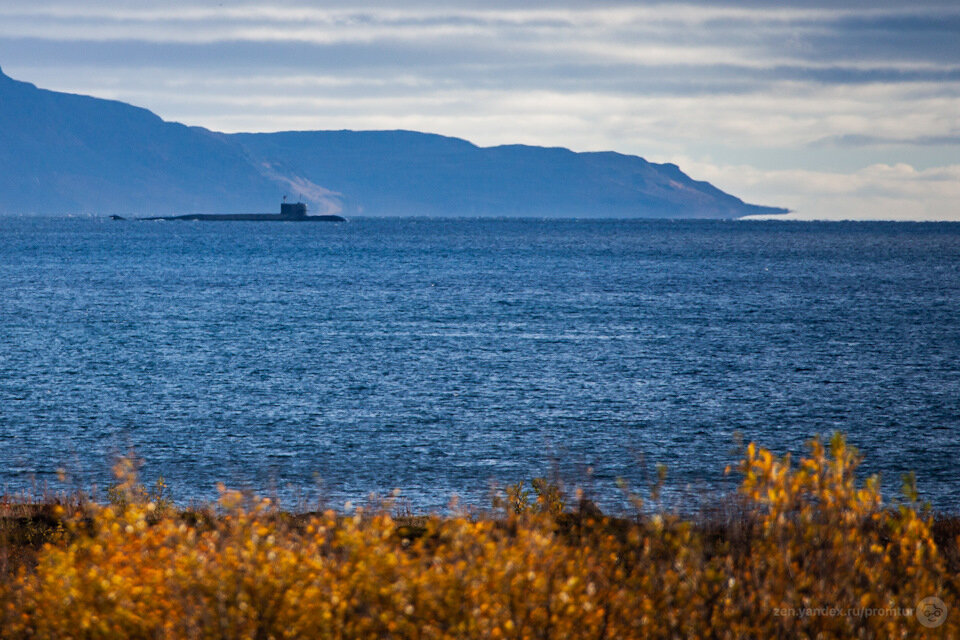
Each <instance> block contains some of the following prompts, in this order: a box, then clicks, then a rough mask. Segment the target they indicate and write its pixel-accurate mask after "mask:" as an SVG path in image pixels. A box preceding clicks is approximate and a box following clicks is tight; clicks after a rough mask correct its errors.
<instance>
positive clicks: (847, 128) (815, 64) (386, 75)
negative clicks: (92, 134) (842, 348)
mask: <svg viewBox="0 0 960 640" xmlns="http://www.w3.org/2000/svg"><path fill="white" fill-rule="evenodd" d="M0 66H2V68H3V71H4V72H5V73H7V74H8V75H10V76H12V77H14V78H17V79H20V80H27V81H30V82H33V83H34V84H37V85H38V86H41V87H44V88H49V89H56V90H59V91H69V92H76V93H85V94H92V95H96V96H100V97H108V98H116V99H119V100H123V101H125V102H131V103H134V104H137V105H140V106H144V107H147V108H149V109H151V110H152V111H154V112H156V113H157V114H159V115H160V116H162V117H163V118H164V119H167V120H176V121H180V122H184V123H186V124H192V125H201V126H204V127H208V128H210V129H215V130H219V131H278V130H285V129H344V128H346V129H398V128H402V129H415V130H418V131H429V132H435V133H441V134H446V135H452V136H458V137H462V138H466V139H468V140H471V141H473V142H475V143H477V144H480V145H496V144H504V143H516V142H520V143H528V144H538V145H545V146H563V147H569V148H571V149H574V150H577V151H588V150H615V151H620V152H623V153H631V154H637V155H640V156H643V157H645V158H647V159H648V160H652V161H658V162H666V161H670V162H676V163H677V164H679V165H680V167H681V168H682V169H683V170H684V171H686V172H687V173H689V174H690V175H691V176H693V177H694V178H698V179H704V180H709V181H710V182H712V183H714V184H716V185H717V186H719V187H720V188H722V189H725V190H727V191H730V192H731V193H733V194H735V195H737V196H740V197H742V198H744V199H745V200H747V201H750V202H756V203H759V204H768V205H777V206H786V207H790V208H792V209H795V210H796V213H795V214H793V216H794V217H803V218H910V219H952V220H960V204H958V203H960V2H957V0H949V1H933V0H918V1H915V2H911V3H907V2H884V1H883V0H874V1H870V2H847V3H844V2H805V1H803V0H785V1H783V2H770V3H765V2H740V3H736V4H735V5H734V4H733V3H720V2H691V3H687V4H676V3H664V4H653V3H644V2H622V3H621V2H597V1H591V2H564V1H561V0H557V1H554V2H550V1H540V2H527V3H522V2H499V1H497V0H493V1H490V0H487V1H483V2H480V1H478V2H469V1H463V0H448V1H447V2H444V3H425V2H416V1H413V2H403V3H397V4H386V3H372V4H371V3H365V2H364V1H363V0H358V1H356V2H324V3H319V2H314V3H311V2H306V1H285V2H269V3H267V2H237V1H233V0H222V1H219V0H213V1H207V0H167V1H165V2H146V1H142V0H136V1H134V0H84V1H83V2H78V1H77V0H0Z"/></svg>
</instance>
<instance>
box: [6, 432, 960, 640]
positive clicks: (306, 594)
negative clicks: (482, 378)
mask: <svg viewBox="0 0 960 640" xmlns="http://www.w3.org/2000/svg"><path fill="white" fill-rule="evenodd" d="M857 463H858V458H857V455H856V452H855V451H854V450H853V449H852V448H851V447H850V446H848V445H847V444H846V443H845V441H843V439H842V438H839V437H836V438H834V439H833V440H832V441H831V443H830V446H829V447H825V446H824V445H823V444H822V443H821V442H820V441H819V440H815V441H813V442H812V443H811V445H810V455H809V456H808V457H806V458H804V459H802V460H800V461H799V462H798V463H797V464H793V463H792V461H791V460H790V458H789V456H784V457H778V456H775V455H774V454H772V453H771V452H770V451H767V450H765V449H762V448H760V447H757V446H756V445H753V444H751V445H749V446H748V447H747V449H746V454H745V457H744V459H743V461H742V462H741V465H740V471H741V473H742V477H743V480H742V484H741V493H742V495H743V497H744V502H743V503H742V504H741V505H740V510H739V511H738V512H737V513H736V514H735V515H734V519H732V520H730V521H727V522H713V521H710V520H706V521H692V522H691V521H688V520H685V519H683V518H681V517H679V516H676V515H672V514H656V515H653V516H644V517H638V518H634V519H631V520H621V519H612V518H608V517H604V516H602V515H598V514H596V513H592V512H591V513H590V514H589V516H584V514H583V513H580V514H577V513H570V512H568V511H566V510H565V504H566V500H565V498H564V496H563V495H562V494H561V493H560V492H559V491H558V490H557V488H556V487H553V486H550V485H548V484H547V483H544V482H542V481H539V480H538V481H535V482H534V484H533V494H530V493H528V492H526V491H525V490H524V489H523V487H522V485H515V486H514V487H512V488H510V489H508V491H507V496H508V500H507V501H506V502H505V504H502V505H500V507H501V509H502V511H501V515H500V516H497V517H485V518H468V517H464V516H452V517H446V518H440V517H432V518H421V519H411V520H410V521H405V522H397V521H396V520H394V519H393V518H391V517H390V516H389V515H388V514H386V513H367V512H365V511H364V510H362V509H357V510H355V511H353V512H352V513H351V514H350V515H341V514H337V513H334V512H332V511H328V512H326V513H323V514H312V515H309V516H299V517H295V516H291V515H290V514H286V513H283V512H281V511H280V510H278V509H277V507H276V506H275V505H274V504H272V503H270V502H269V501H267V500H258V499H255V498H251V497H249V496H245V495H243V494H241V493H238V492H231V491H227V490H225V489H224V490H222V492H221V497H220V500H219V501H218V502H217V503H216V504H215V505H211V506H210V508H209V509H208V510H207V511H206V512H202V513H200V514H197V513H191V514H190V517H187V514H183V513H177V512H176V511H175V510H173V509H171V508H169V507H168V506H166V505H164V504H163V503H162V497H161V496H158V494H157V492H156V491H145V490H143V489H142V488H140V487H139V485H137V483H136V479H135V467H134V466H133V465H128V464H121V465H120V466H119V467H118V477H119V482H118V485H117V487H116V488H115V490H114V491H113V496H112V502H111V504H109V505H105V506H99V505H94V504H89V505H87V506H86V508H85V510H80V511H79V512H78V513H76V514H75V515H72V516H71V515H69V514H67V513H66V512H63V513H59V514H58V515H59V516H62V517H65V518H67V521H66V530H67V531H68V534H67V535H64V536H62V537H60V538H58V539H57V541H56V542H55V543H53V544H48V545H46V546H45V547H44V548H43V549H42V550H41V551H40V553H39V556H38V558H37V564H36V567H35V568H33V569H32V570H29V571H28V570H25V569H23V570H21V571H20V572H19V573H18V574H16V575H12V576H10V578H9V579H8V580H6V581H0V605H2V607H0V616H2V617H0V637H2V638H20V637H35V638H81V637H82V638H211V639H213V638H251V639H253V638H271V637H272V638H278V639H279V638H418V639H420V638H424V639H427V638H431V639H432V638H436V639H440V638H451V639H452V638H511V639H525V638H544V637H549V638H647V637H654V638H655V637H664V638H667V637H690V638H693V637H706V636H726V637H775V636H791V637H793V636H810V637H814V636H818V635H821V636H823V637H853V636H863V637H913V636H916V635H918V634H919V633H920V631H921V629H920V628H919V627H918V623H917V621H916V620H915V619H914V618H913V617H912V616H910V615H905V614H903V615H901V614H898V615H886V614H885V615H883V616H878V615H863V611H865V610H868V609H870V608H871V607H873V608H883V609H884V611H887V610H888V609H890V608H902V609H903V610H906V609H909V608H912V607H913V606H915V604H916V602H918V601H919V600H921V599H922V598H925V597H928V596H931V595H939V596H940V597H942V598H946V596H947V595H948V594H949V593H954V592H955V591H952V590H951V589H956V587H957V585H956V583H955V582H954V583H953V584H952V585H951V580H955V578H953V577H952V576H949V575H948V574H947V572H946V569H945V568H944V563H943V560H942V559H941V557H940V551H939V550H938V548H937V545H936V544H935V543H934V541H933V537H932V534H931V529H930V521H929V518H928V517H926V516H924V515H922V514H921V513H918V512H917V510H916V509H915V508H914V507H913V506H912V505H911V504H909V503H908V504H900V505H898V506H897V508H896V509H889V508H886V509H885V508H884V507H883V503H882V501H881V496H880V493H879V483H878V482H877V481H876V480H875V479H868V480H866V481H865V482H863V483H858V482H857V481H856V477H855V470H856V467H857ZM534 496H535V497H534ZM576 502H577V503H579V502H580V500H577V501H576ZM414 520H415V522H414ZM948 604H949V603H948ZM798 607H800V609H797V608H798ZM831 608H835V609H836V610H837V611H844V613H843V614H837V613H836V612H833V613H829V614H827V613H822V612H821V613H816V612H817V611H820V610H821V609H825V610H828V611H829V610H832V609H831ZM848 609H849V610H850V611H859V612H860V613H859V614H856V615H854V614H851V613H848V612H847V610H848ZM798 610H799V611H801V612H804V613H802V614H796V611H798ZM791 611H792V612H793V613H790V612H791ZM810 612H814V613H810ZM954 618H955V619H951V618H950V617H949V616H948V619H947V621H946V623H945V625H946V626H947V628H948V629H949V630H950V631H949V632H950V633H953V634H956V633H957V630H958V627H960V624H958V620H960V616H954Z"/></svg>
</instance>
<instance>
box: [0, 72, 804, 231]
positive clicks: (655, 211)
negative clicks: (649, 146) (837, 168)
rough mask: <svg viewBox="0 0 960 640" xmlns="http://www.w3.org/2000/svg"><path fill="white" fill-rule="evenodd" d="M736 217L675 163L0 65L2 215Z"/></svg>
mask: <svg viewBox="0 0 960 640" xmlns="http://www.w3.org/2000/svg"><path fill="white" fill-rule="evenodd" d="M283 194H289V195H291V196H293V197H296V196H297V195H302V197H303V199H304V200H305V201H306V202H309V203H310V204H311V205H312V209H313V210H314V211H315V212H318V213H321V212H326V213H336V212H344V213H347V214H348V215H349V214H364V215H378V216H379V215H384V216H386V215H433V216H437V215H449V216H477V215H503V216H521V215H527V216H580V217H678V218H681V217H683V218H688V217H695V218H735V217H739V216H743V215H750V214H757V213H782V212H784V211H785V210H783V209H776V208H771V207H760V206H756V205H748V204H745V203H744V202H743V201H742V200H740V199H738V198H736V197H734V196H731V195H729V194H726V193H724V192H722V191H720V190H719V189H717V188H715V187H713V186H712V185H710V184H708V183H706V182H698V181H695V180H692V179H691V178H690V177H688V176H687V175H686V174H684V173H683V172H682V171H680V169H679V168H677V167H676V166H675V165H672V164H653V163H649V162H647V161H646V160H644V159H643V158H639V157H636V156H627V155H622V154H617V153H611V152H606V153H574V152H572V151H569V150H567V149H559V148H543V147H530V146H521V145H509V146H500V147H488V148H482V147H477V146H476V145H473V144H471V143H469V142H467V141H465V140H460V139H457V138H448V137H443V136H438V135H432V134H424V133H417V132H412V131H360V132H355V131H307V132H283V133H270V134H233V135H227V134H220V133H215V132H211V131H208V130H206V129H202V128H199V127H187V126H184V125H182V124H178V123H172V122H164V121H163V120H161V119H160V118H159V117H157V116H156V115H154V114H153V113H151V112H149V111H147V110H145V109H141V108H138V107H134V106H131V105H128V104H125V103H122V102H116V101H111V100H101V99H98V98H91V97H86V96H78V95H72V94H66V93H57V92H53V91H46V90H42V89H37V88H36V87H35V86H34V85H32V84H28V83H25V82H18V81H15V80H12V79H11V78H8V77H7V76H5V75H3V73H2V71H0V213H2V214H21V213H22V214H65V213H93V214H103V215H106V214H114V213H119V214H166V213H193V212H224V213H234V212H259V211H273V210H275V209H276V208H277V203H278V202H279V200H280V197H281V196H282V195H283Z"/></svg>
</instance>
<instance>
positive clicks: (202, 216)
mask: <svg viewBox="0 0 960 640" xmlns="http://www.w3.org/2000/svg"><path fill="white" fill-rule="evenodd" d="M140 220H199V221H203V222H346V221H347V219H346V218H344V217H343V216H337V215H322V216H284V215H281V214H278V213H189V214H187V215H182V216H156V217H152V218H140Z"/></svg>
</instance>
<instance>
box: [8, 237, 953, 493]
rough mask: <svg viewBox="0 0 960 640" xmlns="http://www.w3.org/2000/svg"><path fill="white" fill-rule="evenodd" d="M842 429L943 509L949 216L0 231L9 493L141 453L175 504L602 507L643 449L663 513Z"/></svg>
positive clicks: (91, 472)
mask: <svg viewBox="0 0 960 640" xmlns="http://www.w3.org/2000/svg"><path fill="white" fill-rule="evenodd" d="M836 429H840V430H843V431H845V432H847V433H848V434H849V436H850V438H851V440H852V441H853V442H854V444H856V445H857V446H858V447H859V448H860V449H861V450H862V451H863V452H864V454H865V456H866V467H867V470H868V471H871V472H882V473H883V476H884V481H885V485H886V486H887V487H888V488H893V487H897V486H899V475H900V474H901V473H902V472H904V471H907V470H915V471H916V472H917V476H918V480H919V483H920V487H921V490H922V491H923V492H924V493H925V494H926V496H927V497H928V498H930V499H931V500H933V501H934V503H935V504H936V505H937V506H939V507H941V508H949V509H951V510H958V508H960V473H958V468H957V464H958V461H960V225H951V224H910V223H902V224H901V223H788V222H669V221H629V222H628V221H600V222H585V221H541V220H417V219H397V220H389V219H357V220H352V221H350V222H348V223H346V224H294V223H242V222H240V223H202V222H192V223H170V222H159V223H145V222H111V221H107V220H99V219H97V220H93V219H60V220H45V219H29V218H23V219H19V218H6V219H3V218H0V484H2V485H3V486H4V487H5V488H6V489H7V490H14V489H21V488H26V487H31V486H37V485H41V486H42V485H43V483H55V482H56V470H57V469H58V468H65V469H67V470H68V471H69V473H70V477H71V480H70V482H72V483H74V484H77V485H83V486H87V485H89V484H90V483H94V482H96V483H98V484H99V485H100V486H103V485H104V484H105V483H106V482H107V478H109V465H110V460H111V457H112V456H114V455H115V454H117V453H119V452H124V451H128V450H130V449H133V450H134V451H135V452H136V453H137V454H138V455H139V456H140V457H142V458H143V459H144V473H145V475H146V476H147V477H148V478H152V477H155V476H156V475H163V476H164V477H165V478H166V479H167V482H168V484H169V485H170V486H171V488H172V489H173V491H174V496H175V497H176V498H177V499H179V500H182V501H187V500H191V499H196V498H199V499H202V498H209V497H212V496H214V495H215V484H216V482H217V481H221V480H222V481H225V482H226V483H227V484H229V485H232V486H236V487H246V488H252V489H256V490H258V491H276V492H278V493H280V494H282V495H284V496H286V497H287V498H288V499H296V496H297V495H300V494H303V495H313V494H312V493H311V492H314V491H315V488H316V487H317V486H318V479H319V478H322V495H324V496H326V497H327V498H329V499H330V500H331V501H342V500H344V499H348V498H354V499H356V498H362V497H363V496H365V495H367V494H368V493H370V492H371V491H380V492H386V491H389V490H391V489H392V488H394V487H400V488H402V489H403V490H404V495H405V496H407V498H408V499H409V500H410V501H411V503H412V505H413V506H414V507H415V508H418V509H429V508H436V507H439V506H442V505H444V504H446V502H447V500H448V499H449V498H450V497H451V495H453V494H459V495H460V496H462V497H463V498H464V499H465V500H468V501H471V502H474V503H478V504H484V503H485V502H486V492H487V490H488V488H489V486H490V483H491V481H492V480H498V481H500V482H501V483H506V482H513V481H516V480H519V479H529V478H531V477H533V476H536V475H550V474H552V473H558V474H560V475H561V476H562V477H565V478H567V479H568V480H569V481H572V482H582V483H587V484H588V485H589V486H591V487H592V490H593V491H594V492H596V493H597V494H599V495H600V496H601V497H602V499H603V500H604V501H607V502H610V501H613V500H615V499H616V497H617V491H616V489H614V488H613V486H614V479H615V478H617V477H624V478H627V479H629V480H630V482H632V483H633V484H635V485H636V484H640V483H642V482H643V481H644V478H645V477H648V476H650V475H651V474H650V473H649V470H650V468H651V467H652V465H654V464H656V463H664V464H666V465H667V466H668V468H669V483H670V486H671V489H672V491H673V493H672V495H673V496H674V499H675V500H678V501H679V500H683V497H684V496H696V495H703V494H704V493H706V492H709V491H712V490H715V489H719V488H722V487H724V486H728V485H729V482H730V480H729V479H727V480H724V477H723V467H724V465H725V464H727V463H729V462H730V461H731V460H732V459H733V458H732V457H731V449H732V447H733V445H734V433H735V432H737V431H740V432H742V433H743V434H744V436H745V437H746V438H748V439H755V440H757V441H759V442H760V443H763V444H765V445H768V446H771V447H774V448H776V449H778V450H782V451H786V450H791V451H797V452H799V451H802V450H803V443H804V441H806V440H807V439H808V438H809V437H811V436H812V435H814V434H816V433H829V432H831V431H833V430H836ZM588 467H590V468H592V475H591V474H590V473H588ZM724 483H727V484H726V485H725V484H724Z"/></svg>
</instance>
